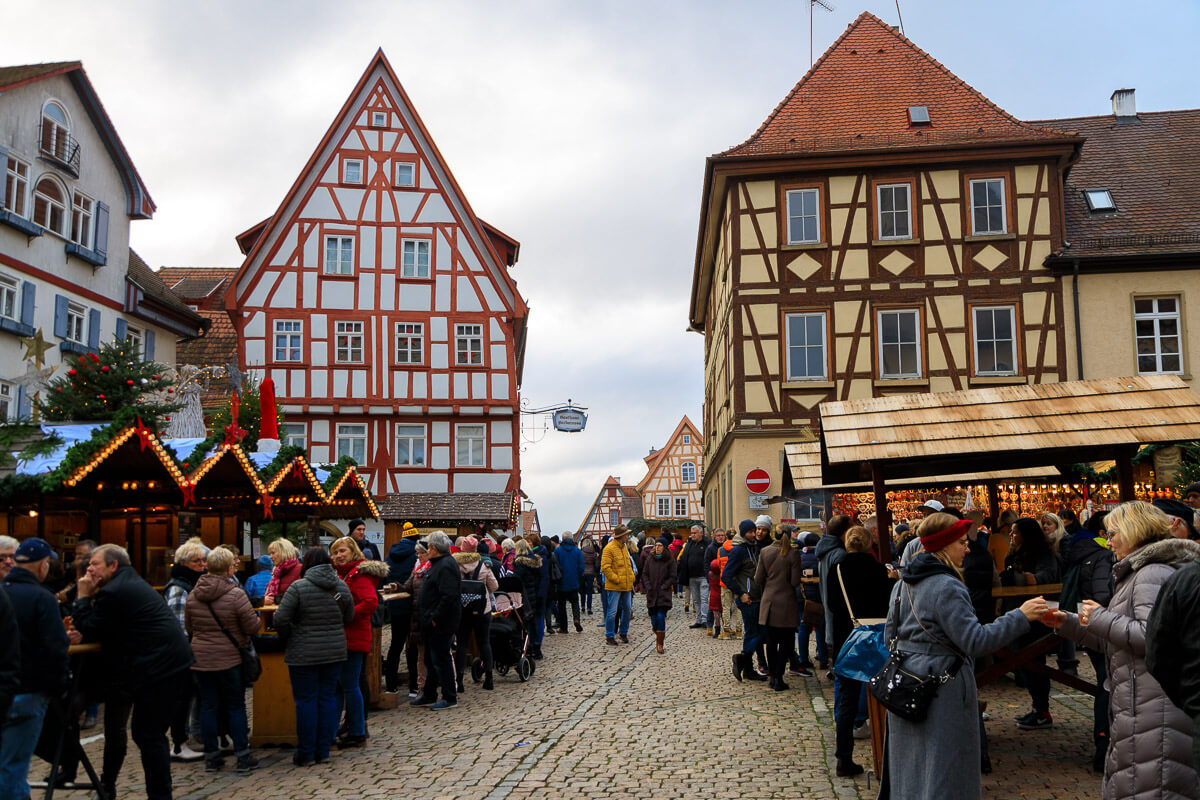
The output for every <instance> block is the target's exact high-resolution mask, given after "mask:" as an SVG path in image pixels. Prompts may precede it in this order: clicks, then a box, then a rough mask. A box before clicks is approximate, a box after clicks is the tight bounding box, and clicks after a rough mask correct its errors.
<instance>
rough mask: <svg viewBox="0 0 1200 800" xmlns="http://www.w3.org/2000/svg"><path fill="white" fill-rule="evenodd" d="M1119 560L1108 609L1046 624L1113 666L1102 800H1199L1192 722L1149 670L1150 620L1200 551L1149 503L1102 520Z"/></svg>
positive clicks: (1092, 608)
mask: <svg viewBox="0 0 1200 800" xmlns="http://www.w3.org/2000/svg"><path fill="white" fill-rule="evenodd" d="M1104 524H1105V527H1106V528H1108V535H1109V540H1108V541H1109V544H1110V545H1111V546H1112V550H1113V554H1114V555H1115V556H1116V557H1117V565H1116V567H1114V568H1113V577H1114V579H1115V581H1116V591H1115V592H1114V593H1113V598H1112V601H1111V602H1110V603H1109V604H1108V608H1104V607H1102V606H1100V605H1099V604H1097V603H1095V602H1094V601H1091V600H1085V601H1083V604H1082V606H1081V607H1080V610H1079V614H1078V615H1076V614H1070V613H1067V612H1063V611H1059V612H1055V613H1054V614H1053V615H1051V616H1050V618H1049V619H1048V624H1050V625H1052V626H1054V627H1058V628H1059V631H1060V634H1061V635H1062V636H1065V637H1067V638H1069V639H1072V640H1074V641H1076V642H1080V643H1082V644H1084V645H1086V646H1087V647H1092V648H1095V649H1097V650H1103V651H1104V654H1105V658H1106V660H1107V662H1108V681H1107V683H1108V690H1109V723H1110V726H1109V727H1110V731H1111V735H1110V737H1109V745H1108V754H1107V756H1106V758H1105V760H1104V788H1103V797H1104V799H1105V800H1117V798H1121V800H1128V799H1130V798H1132V799H1133V800H1151V798H1155V799H1159V798H1161V800H1173V799H1174V798H1180V799H1182V798H1197V797H1200V778H1197V776H1196V770H1195V768H1194V767H1193V765H1192V721H1191V719H1190V718H1189V717H1188V715H1187V714H1186V713H1184V712H1183V711H1182V710H1180V709H1179V708H1178V707H1177V706H1176V705H1175V704H1174V703H1172V702H1171V701H1170V700H1169V699H1168V698H1167V696H1166V693H1165V692H1164V691H1163V689H1162V686H1160V685H1159V683H1158V681H1156V680H1155V679H1154V676H1153V675H1151V674H1150V673H1149V671H1148V670H1147V669H1146V620H1147V619H1148V618H1149V616H1150V612H1151V610H1153V608H1154V602H1155V600H1157V599H1158V592H1159V590H1160V589H1161V588H1162V585H1163V584H1164V583H1166V581H1167V579H1168V578H1170V577H1171V576H1172V575H1174V574H1175V571H1176V570H1177V569H1179V568H1180V567H1182V566H1184V565H1185V564H1187V563H1189V562H1191V561H1195V560H1197V559H1200V544H1197V543H1196V542H1192V541H1189V540H1187V539H1175V538H1172V537H1171V521H1170V519H1169V518H1168V517H1167V515H1166V514H1164V513H1163V512H1162V511H1159V510H1158V509H1157V508H1155V507H1154V506H1152V505H1150V504H1149V503H1143V502H1140V501H1134V502H1130V503H1122V504H1121V505H1120V506H1118V507H1117V508H1116V509H1115V510H1114V511H1111V512H1109V514H1108V516H1107V517H1106V518H1105V520H1104Z"/></svg>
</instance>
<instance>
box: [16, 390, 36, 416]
mask: <svg viewBox="0 0 1200 800" xmlns="http://www.w3.org/2000/svg"><path fill="white" fill-rule="evenodd" d="M32 405H33V404H32V403H30V402H29V395H28V394H27V393H26V392H25V387H24V386H18V387H17V419H29V417H30V415H31V413H32V408H31V406H32Z"/></svg>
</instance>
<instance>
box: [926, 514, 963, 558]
mask: <svg viewBox="0 0 1200 800" xmlns="http://www.w3.org/2000/svg"><path fill="white" fill-rule="evenodd" d="M970 529H971V522H970V521H969V520H965V519H960V520H959V521H958V522H956V523H954V524H953V525H951V526H950V527H949V528H946V529H945V530H940V531H938V532H937V533H931V534H929V535H928V536H922V537H921V547H923V548H925V552H926V553H936V552H937V551H938V550H941V549H943V548H945V547H947V546H948V545H950V544H952V543H954V542H957V541H958V540H959V539H961V538H962V537H964V536H966V535H967V531H969V530H970Z"/></svg>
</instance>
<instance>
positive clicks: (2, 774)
mask: <svg viewBox="0 0 1200 800" xmlns="http://www.w3.org/2000/svg"><path fill="white" fill-rule="evenodd" d="M5 646H12V643H11V642H10V643H6V645H5ZM49 702H50V698H49V697H48V696H47V695H45V694H42V693H41V692H30V693H27V694H18V695H16V696H15V697H13V701H12V706H11V707H10V708H9V709H8V717H7V718H6V719H5V720H4V725H3V726H0V800H25V798H27V797H29V791H30V790H29V783H28V777H29V759H30V758H32V757H33V748H34V747H36V746H37V741H38V735H39V734H41V732H42V720H43V719H45V717H46V706H47V705H48V704H49Z"/></svg>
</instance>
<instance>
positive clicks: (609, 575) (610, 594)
mask: <svg viewBox="0 0 1200 800" xmlns="http://www.w3.org/2000/svg"><path fill="white" fill-rule="evenodd" d="M628 541H629V529H628V528H626V527H625V526H624V525H618V526H617V527H616V528H614V529H613V534H612V539H611V540H609V542H608V544H606V545H604V551H603V552H601V554H600V574H602V575H603V576H604V594H605V596H606V598H607V603H606V606H607V609H606V614H605V617H604V637H605V641H607V642H608V643H609V644H616V643H617V638H616V637H617V634H618V628H619V633H620V636H621V641H622V642H624V643H625V644H629V618H630V615H631V614H632V612H633V606H632V603H633V584H634V582H635V581H636V580H637V571H636V569H635V568H634V565H633V558H632V557H631V556H630V555H629V548H628V546H627V545H626V543H627V542H628Z"/></svg>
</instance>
